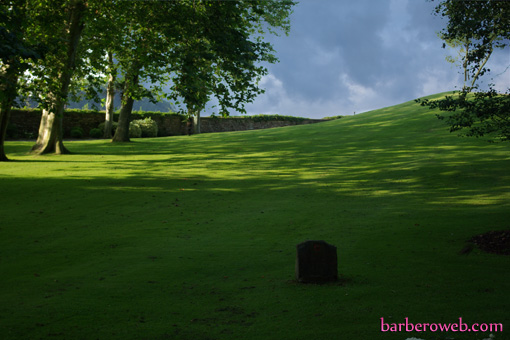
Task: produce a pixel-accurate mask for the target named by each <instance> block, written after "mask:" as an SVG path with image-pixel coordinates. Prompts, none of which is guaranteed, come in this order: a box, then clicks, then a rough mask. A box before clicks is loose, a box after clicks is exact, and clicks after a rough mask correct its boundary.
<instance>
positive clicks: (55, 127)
mask: <svg viewBox="0 0 510 340" xmlns="http://www.w3.org/2000/svg"><path fill="white" fill-rule="evenodd" d="M72 6H73V7H72V8H71V13H70V19H69V27H68V37H67V38H68V41H67V56H66V62H65V65H64V67H63V69H62V71H61V73H60V76H59V81H60V89H59V92H60V93H59V94H58V95H56V94H55V93H51V94H50V95H51V98H52V99H51V103H50V105H49V108H48V109H45V110H43V114H42V117H41V124H40V126H39V136H38V137H37V141H36V143H35V145H34V146H33V147H32V152H33V153H36V154H44V153H51V152H54V153H56V154H63V153H68V152H69V151H68V150H67V149H66V148H65V147H64V143H63V116H64V105H65V103H66V101H67V96H68V94H69V85H70V83H71V77H72V75H73V72H74V67H75V60H76V51H77V49H78V43H79V41H80V37H81V33H82V31H83V28H84V22H83V20H82V19H83V15H84V13H85V9H86V5H85V2H84V1H83V0H77V1H75V2H74V3H73V5H72Z"/></svg>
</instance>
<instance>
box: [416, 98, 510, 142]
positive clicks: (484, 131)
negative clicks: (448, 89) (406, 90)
mask: <svg viewBox="0 0 510 340" xmlns="http://www.w3.org/2000/svg"><path fill="white" fill-rule="evenodd" d="M417 102H419V103H421V105H422V106H428V107H429V108H431V109H439V110H440V111H442V112H445V113H442V114H437V115H436V116H437V117H438V118H439V119H441V120H444V121H445V122H446V123H447V124H448V126H450V132H454V131H461V130H462V131H464V132H463V133H461V135H462V136H468V137H484V136H486V137H488V141H490V142H508V141H510V93H506V94H499V93H497V92H496V91H495V90H493V89H491V90H490V91H480V92H474V93H470V92H468V91H467V90H464V91H461V92H459V93H457V94H453V95H450V96H446V97H445V98H442V99H438V100H427V99H425V100H419V99H418V100H417Z"/></svg>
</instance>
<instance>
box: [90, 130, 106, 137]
mask: <svg viewBox="0 0 510 340" xmlns="http://www.w3.org/2000/svg"><path fill="white" fill-rule="evenodd" d="M89 136H90V137H92V138H101V137H103V130H101V129H98V128H92V129H90V132H89Z"/></svg>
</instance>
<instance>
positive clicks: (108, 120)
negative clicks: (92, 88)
mask: <svg viewBox="0 0 510 340" xmlns="http://www.w3.org/2000/svg"><path fill="white" fill-rule="evenodd" d="M108 66H109V70H110V74H109V76H108V85H107V87H106V110H105V111H106V113H105V121H104V123H105V124H104V136H103V137H104V138H112V124H113V111H114V109H115V107H114V98H115V78H116V70H115V69H114V67H115V65H114V64H113V54H112V53H111V52H108Z"/></svg>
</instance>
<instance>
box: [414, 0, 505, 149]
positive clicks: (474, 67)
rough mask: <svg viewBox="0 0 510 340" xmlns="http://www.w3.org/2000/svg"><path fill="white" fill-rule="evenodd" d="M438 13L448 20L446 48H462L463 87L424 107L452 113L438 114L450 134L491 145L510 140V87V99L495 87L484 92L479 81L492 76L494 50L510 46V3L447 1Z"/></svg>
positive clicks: (439, 8)
mask: <svg viewBox="0 0 510 340" xmlns="http://www.w3.org/2000/svg"><path fill="white" fill-rule="evenodd" d="M435 12H436V14H437V15H441V16H443V17H446V18H447V19H448V24H447V26H446V28H444V29H443V30H442V31H441V33H440V37H441V38H442V39H443V40H444V41H445V43H444V45H443V47H445V46H446V45H447V44H448V45H450V46H462V47H463V51H462V52H463V53H461V54H460V57H461V63H460V64H461V65H462V68H463V73H464V81H465V83H464V87H463V88H462V90H461V91H458V93H456V94H454V95H452V96H446V98H444V99H441V100H436V101H428V100H424V101H421V103H422V105H427V106H429V107H430V108H438V109H439V110H440V111H443V112H448V113H446V114H439V115H438V118H439V119H442V120H444V121H445V122H446V123H447V124H448V125H449V126H450V131H452V132H453V131H460V130H463V131H464V135H466V136H474V137H482V136H487V137H489V140H490V141H493V142H494V141H510V86H509V88H508V90H507V91H506V93H505V94H503V93H498V91H496V90H495V89H494V86H493V84H489V90H482V89H480V86H479V79H480V77H481V76H483V75H484V74H489V73H490V69H488V68H487V67H486V65H487V62H488V60H489V59H490V57H491V55H492V54H493V52H494V50H495V49H505V48H507V47H509V46H510V2H507V1H498V0H479V1H457V0H444V1H442V2H441V3H440V4H438V6H436V9H435Z"/></svg>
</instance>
